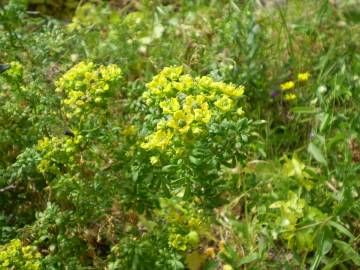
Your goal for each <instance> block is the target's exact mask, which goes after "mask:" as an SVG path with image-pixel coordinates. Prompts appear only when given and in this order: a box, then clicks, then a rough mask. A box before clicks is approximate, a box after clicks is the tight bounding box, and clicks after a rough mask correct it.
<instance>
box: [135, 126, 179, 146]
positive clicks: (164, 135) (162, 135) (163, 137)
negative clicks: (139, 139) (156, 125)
mask: <svg viewBox="0 0 360 270" xmlns="http://www.w3.org/2000/svg"><path fill="white" fill-rule="evenodd" d="M172 137H173V134H172V132H171V131H170V130H158V131H156V132H155V133H153V134H150V135H149V136H147V137H146V138H145V140H147V142H143V143H142V144H141V145H140V146H141V147H142V148H144V149H146V150H150V149H154V148H160V149H162V150H164V149H165V148H166V147H167V146H168V145H169V144H170V142H171V139H172Z"/></svg>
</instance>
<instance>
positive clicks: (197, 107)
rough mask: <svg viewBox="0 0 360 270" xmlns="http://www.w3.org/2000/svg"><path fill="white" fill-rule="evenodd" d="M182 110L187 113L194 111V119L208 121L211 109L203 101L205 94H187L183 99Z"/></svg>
mask: <svg viewBox="0 0 360 270" xmlns="http://www.w3.org/2000/svg"><path fill="white" fill-rule="evenodd" d="M184 110H185V111H186V112H189V113H194V116H195V120H197V121H201V122H204V123H205V124H207V123H209V121H210V119H211V115H212V113H211V111H210V110H209V105H208V103H207V102H206V101H205V96H203V95H197V96H187V97H186V99H185V104H184Z"/></svg>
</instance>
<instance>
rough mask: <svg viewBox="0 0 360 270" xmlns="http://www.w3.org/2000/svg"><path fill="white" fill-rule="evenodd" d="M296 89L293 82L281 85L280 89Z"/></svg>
mask: <svg viewBox="0 0 360 270" xmlns="http://www.w3.org/2000/svg"><path fill="white" fill-rule="evenodd" d="M294 87H295V83H294V82H293V81H288V82H285V83H283V84H280V88H281V90H283V91H286V90H290V89H293V88H294Z"/></svg>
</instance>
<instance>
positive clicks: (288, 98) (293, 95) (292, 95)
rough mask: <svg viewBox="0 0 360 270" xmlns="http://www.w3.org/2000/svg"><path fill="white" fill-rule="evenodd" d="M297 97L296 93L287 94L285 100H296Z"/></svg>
mask: <svg viewBox="0 0 360 270" xmlns="http://www.w3.org/2000/svg"><path fill="white" fill-rule="evenodd" d="M294 99H296V95H295V94H286V95H285V100H289V101H290V100H294Z"/></svg>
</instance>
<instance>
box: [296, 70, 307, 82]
mask: <svg viewBox="0 0 360 270" xmlns="http://www.w3.org/2000/svg"><path fill="white" fill-rule="evenodd" d="M297 78H298V80H299V81H301V82H305V81H307V80H309V78H310V73H309V72H304V73H299V74H298V76H297Z"/></svg>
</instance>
